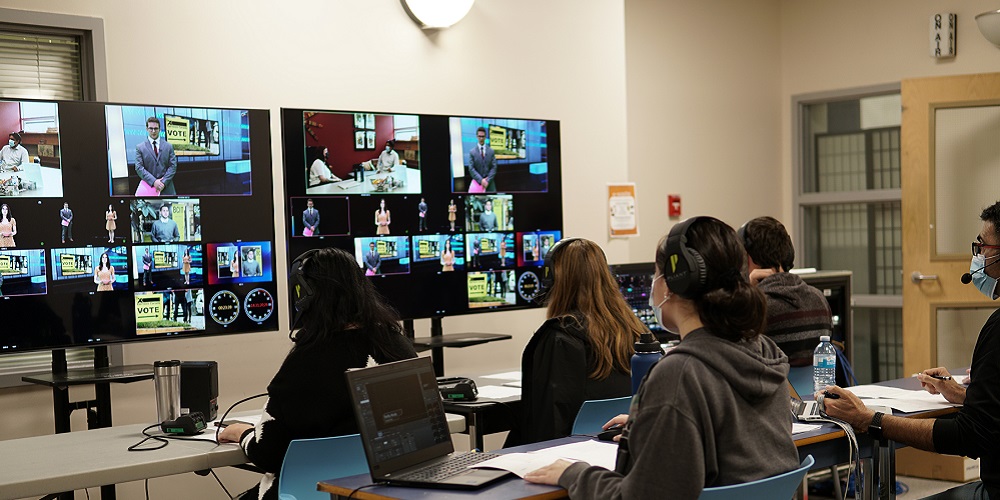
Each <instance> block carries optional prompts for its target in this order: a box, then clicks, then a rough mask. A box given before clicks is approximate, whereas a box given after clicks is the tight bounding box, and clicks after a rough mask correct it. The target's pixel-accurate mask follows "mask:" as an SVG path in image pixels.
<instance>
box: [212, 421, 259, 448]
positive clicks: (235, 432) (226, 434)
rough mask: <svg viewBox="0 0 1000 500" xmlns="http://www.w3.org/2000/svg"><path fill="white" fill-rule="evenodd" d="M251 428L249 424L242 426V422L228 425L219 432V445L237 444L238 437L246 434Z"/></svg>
mask: <svg viewBox="0 0 1000 500" xmlns="http://www.w3.org/2000/svg"><path fill="white" fill-rule="evenodd" d="M252 428H253V426H252V425H250V424H244V423H242V422H238V423H234V424H229V425H227V426H226V428H225V429H222V431H221V432H219V442H220V443H236V442H239V440H240V436H242V435H243V433H244V432H246V430H247V429H252Z"/></svg>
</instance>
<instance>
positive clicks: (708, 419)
mask: <svg viewBox="0 0 1000 500" xmlns="http://www.w3.org/2000/svg"><path fill="white" fill-rule="evenodd" d="M734 262H737V263H741V262H746V254H745V252H744V250H743V247H742V246H741V244H740V242H739V240H738V239H737V237H736V233H735V232H734V231H733V229H732V228H731V227H729V226H728V225H726V224H725V223H723V222H722V221H719V220H718V219H714V218H711V217H696V218H693V219H688V220H686V221H684V222H681V223H680V224H677V225H676V226H674V227H673V228H672V229H671V231H670V233H669V234H668V235H667V236H666V237H665V238H663V239H662V240H661V241H660V244H659V245H658V247H657V251H656V276H655V277H654V280H653V289H652V292H651V294H650V295H651V298H650V305H651V306H652V307H653V311H654V313H656V314H657V316H659V318H658V319H661V318H662V319H661V321H660V324H662V325H663V326H664V327H665V328H667V329H668V330H670V331H676V332H678V333H679V334H680V336H681V342H680V344H679V345H678V346H677V347H676V348H674V349H672V350H671V351H670V352H669V353H668V354H667V355H666V356H664V357H663V358H662V359H661V360H660V361H659V362H658V363H656V364H655V365H654V366H653V367H652V368H651V369H650V371H649V373H648V374H647V375H646V378H645V379H644V381H643V382H642V384H641V385H640V387H639V391H638V392H637V393H636V395H635V396H634V397H633V398H632V406H631V410H630V412H629V415H628V416H627V417H625V416H620V417H616V418H615V419H614V420H613V422H614V421H618V422H622V421H624V430H623V432H622V435H621V441H620V442H619V450H618V461H617V464H616V467H615V470H614V471H610V470H607V469H604V468H601V467H592V466H590V465H589V464H587V463H584V462H576V463H573V464H570V463H568V462H565V461H561V460H560V461H557V462H555V463H554V464H551V465H549V466H547V467H544V468H542V469H539V470H537V471H533V472H530V473H528V474H527V475H526V476H525V479H526V480H528V481H531V482H536V483H544V484H559V485H560V486H562V487H564V488H566V489H567V490H569V496H570V498H574V499H590V498H594V499H597V498H600V499H613V498H629V499H633V498H639V499H641V498H663V497H664V496H665V495H668V494H669V496H670V497H671V498H679V499H696V498H698V496H699V495H700V494H701V491H702V490H703V489H704V488H706V487H712V486H725V485H731V484H739V483H744V482H748V481H753V480H757V479H762V478H765V477H770V476H773V475H776V474H780V473H782V472H786V471H789V470H792V469H795V468H796V467H798V464H799V458H798V451H797V450H796V448H795V444H794V442H793V441H792V432H791V418H790V415H789V403H788V401H789V400H788V388H787V383H786V377H787V374H788V358H787V357H786V356H785V355H784V353H783V352H782V351H781V350H780V349H778V347H777V346H776V345H775V343H774V342H773V341H772V340H771V339H769V338H767V337H766V336H763V335H761V334H760V332H761V330H762V329H763V326H764V318H765V299H764V297H763V295H762V294H761V292H760V291H759V290H758V289H757V288H756V287H755V286H753V285H751V284H750V283H749V281H748V280H747V277H746V271H745V268H743V266H740V267H733V263H734ZM661 278H662V279H661Z"/></svg>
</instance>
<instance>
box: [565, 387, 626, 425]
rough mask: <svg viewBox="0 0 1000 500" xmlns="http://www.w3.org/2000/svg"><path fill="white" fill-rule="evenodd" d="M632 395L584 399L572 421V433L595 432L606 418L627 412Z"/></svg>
mask: <svg viewBox="0 0 1000 500" xmlns="http://www.w3.org/2000/svg"><path fill="white" fill-rule="evenodd" d="M631 404H632V396H625V397H622V398H613V399H594V400H591V401H584V402H583V406H581V407H580V411H579V412H577V414H576V420H574V421H573V434H597V433H599V432H601V431H602V430H604V429H602V427H601V426H603V425H604V424H605V423H606V422H607V421H608V420H611V418H612V417H614V416H616V415H621V414H622V413H628V408H629V405H631Z"/></svg>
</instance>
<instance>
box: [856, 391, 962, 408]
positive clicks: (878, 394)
mask: <svg viewBox="0 0 1000 500" xmlns="http://www.w3.org/2000/svg"><path fill="white" fill-rule="evenodd" d="M844 389H846V390H848V391H851V392H853V393H854V395H855V396H857V397H859V398H861V401H862V402H863V403H864V404H865V405H867V406H888V407H890V408H892V409H894V410H898V411H901V412H904V413H913V412H916V411H928V410H940V409H942V408H951V407H955V406H961V405H959V404H955V403H949V402H948V400H946V399H945V398H944V396H942V395H940V394H931V393H929V392H927V391H925V390H922V389H921V390H915V391H912V390H908V389H901V388H899V387H886V386H883V385H856V386H854V387H845V388H844Z"/></svg>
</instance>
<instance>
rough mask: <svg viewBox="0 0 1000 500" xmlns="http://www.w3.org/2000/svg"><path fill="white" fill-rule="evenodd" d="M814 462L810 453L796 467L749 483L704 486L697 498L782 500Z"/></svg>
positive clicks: (799, 481)
mask: <svg viewBox="0 0 1000 500" xmlns="http://www.w3.org/2000/svg"><path fill="white" fill-rule="evenodd" d="M815 463H816V460H815V459H813V456H812V455H807V456H806V458H805V460H803V461H802V464H801V465H800V466H799V468H798V469H795V470H791V471H788V472H784V473H781V474H778V475H777V476H771V477H768V478H764V479H758V480H756V481H750V482H749V483H742V484H732V485H729V486H717V487H714V488H705V489H704V490H702V492H701V496H700V497H698V500H731V499H733V498H739V499H740V500H784V499H786V498H789V499H790V498H792V497H793V496H794V495H795V490H796V489H797V488H798V487H799V485H800V484H802V478H803V477H805V475H806V472H809V468H810V467H812V466H813V464H815Z"/></svg>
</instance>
